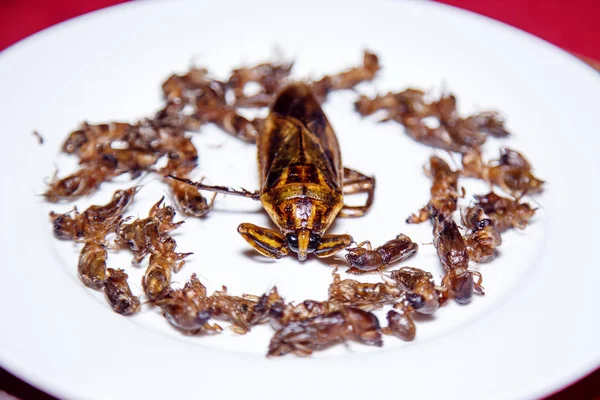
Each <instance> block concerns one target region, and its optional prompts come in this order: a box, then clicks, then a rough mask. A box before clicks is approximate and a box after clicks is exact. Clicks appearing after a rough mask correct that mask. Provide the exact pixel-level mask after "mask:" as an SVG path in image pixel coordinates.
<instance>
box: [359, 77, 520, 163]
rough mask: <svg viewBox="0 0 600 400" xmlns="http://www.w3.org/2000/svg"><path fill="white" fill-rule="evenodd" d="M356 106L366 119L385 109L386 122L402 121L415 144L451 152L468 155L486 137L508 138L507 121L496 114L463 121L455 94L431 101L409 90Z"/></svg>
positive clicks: (419, 91) (485, 113)
mask: <svg viewBox="0 0 600 400" xmlns="http://www.w3.org/2000/svg"><path fill="white" fill-rule="evenodd" d="M355 107H356V111H358V113H359V114H361V115H363V116H367V115H370V114H373V113H375V112H376V111H379V110H385V111H386V112H387V115H386V116H385V118H384V121H387V120H394V121H396V122H399V123H400V124H402V125H404V127H405V129H406V133H407V134H408V135H409V136H410V137H411V138H412V139H414V140H415V141H417V142H420V143H423V144H425V145H428V146H432V147H437V148H440V149H444V150H448V151H454V152H459V153H465V152H467V151H469V150H470V149H478V148H479V147H480V146H481V145H482V144H483V143H484V142H485V141H486V139H487V135H492V136H496V137H506V136H508V135H509V133H508V132H507V131H506V129H505V128H504V121H503V120H502V118H500V117H499V116H498V114H497V113H495V112H482V113H479V114H475V115H473V116H470V117H467V118H461V117H460V116H459V115H458V112H457V110H456V98H455V97H454V96H453V95H442V96H441V97H440V99H439V100H436V101H432V102H428V101H427V100H426V94H425V92H423V91H421V90H418V89H406V90H404V91H403V92H399V93H388V94H386V95H383V96H375V97H374V98H369V97H367V96H361V97H360V99H359V100H358V101H357V102H356V103H355ZM427 118H435V119H437V121H438V126H436V127H431V126H429V125H428V124H427V123H426V119H427Z"/></svg>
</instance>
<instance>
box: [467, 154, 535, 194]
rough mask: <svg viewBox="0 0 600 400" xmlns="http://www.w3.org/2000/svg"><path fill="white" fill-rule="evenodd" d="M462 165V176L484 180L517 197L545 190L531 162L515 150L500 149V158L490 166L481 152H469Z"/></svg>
mask: <svg viewBox="0 0 600 400" xmlns="http://www.w3.org/2000/svg"><path fill="white" fill-rule="evenodd" d="M462 164H463V169H462V172H461V173H462V175H464V176H467V177H473V178H478V179H482V180H484V181H486V182H489V183H490V185H496V186H498V187H500V188H501V189H502V190H504V191H505V192H506V193H509V194H511V195H513V196H515V197H521V196H523V195H525V194H526V193H527V194H536V193H540V192H541V191H542V190H543V186H544V181H543V180H541V179H538V178H536V177H535V176H534V175H533V174H532V172H531V169H532V168H531V165H530V164H529V162H528V161H527V160H526V159H525V157H524V156H523V155H522V154H521V153H519V152H517V151H515V150H511V149H507V148H502V149H500V158H499V159H497V160H494V161H492V162H491V163H489V164H488V163H485V162H484V161H483V159H482V156H481V153H480V152H479V151H474V150H473V151H469V152H467V153H466V154H463V158H462Z"/></svg>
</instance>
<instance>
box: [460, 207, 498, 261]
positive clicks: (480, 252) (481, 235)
mask: <svg viewBox="0 0 600 400" xmlns="http://www.w3.org/2000/svg"><path fill="white" fill-rule="evenodd" d="M461 217H462V221H463V224H464V225H465V226H466V227H467V228H469V231H468V232H467V233H466V234H465V243H466V245H467V251H468V252H469V258H470V259H471V260H472V261H475V262H478V263H482V262H490V261H492V260H493V259H494V258H495V257H496V247H498V246H500V245H501V244H502V236H500V232H498V229H496V225H495V224H494V221H493V220H492V219H491V218H490V217H489V216H488V215H487V214H486V213H485V212H484V211H483V208H481V207H479V206H474V207H471V208H467V209H465V210H463V212H462V216H461Z"/></svg>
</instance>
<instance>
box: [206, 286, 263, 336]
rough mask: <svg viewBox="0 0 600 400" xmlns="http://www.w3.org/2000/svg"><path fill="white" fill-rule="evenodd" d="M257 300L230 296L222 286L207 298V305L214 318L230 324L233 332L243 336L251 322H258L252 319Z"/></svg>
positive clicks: (252, 297) (246, 296) (251, 297)
mask: <svg viewBox="0 0 600 400" xmlns="http://www.w3.org/2000/svg"><path fill="white" fill-rule="evenodd" d="M258 300H259V298H257V297H256V296H249V295H245V296H241V297H240V296H231V295H230V294H228V293H227V287H225V286H223V289H222V290H220V291H215V292H214V293H213V294H212V295H211V296H210V297H208V299H207V305H208V310H210V314H211V315H212V316H213V317H214V318H217V319H222V320H225V321H229V322H231V324H232V329H233V331H234V332H235V333H238V334H242V335H243V334H245V333H246V332H248V331H249V330H250V325H251V322H256V323H258V322H260V320H256V319H255V318H254V317H255V313H254V308H255V307H256V305H257V304H258Z"/></svg>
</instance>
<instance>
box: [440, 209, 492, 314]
mask: <svg viewBox="0 0 600 400" xmlns="http://www.w3.org/2000/svg"><path fill="white" fill-rule="evenodd" d="M433 234H434V241H433V244H434V245H435V248H436V250H437V253H438V257H439V259H440V262H441V263H442V266H443V267H444V269H445V270H446V275H445V276H444V278H443V279H442V286H443V287H444V289H445V290H446V292H447V293H446V294H447V295H448V296H450V297H452V298H454V299H455V300H456V302H457V303H460V304H466V303H468V302H469V301H471V297H472V296H473V291H475V292H477V293H479V294H481V295H483V294H484V292H483V287H482V286H481V283H482V278H481V274H480V273H479V272H477V271H471V270H469V269H468V268H469V253H468V250H467V245H466V243H465V241H464V239H463V237H462V235H461V234H460V231H459V230H458V226H457V225H456V223H455V222H454V221H452V220H450V219H445V218H442V217H441V216H438V218H436V220H435V223H434V228H433ZM473 276H476V277H477V281H475V280H474V279H473ZM444 300H445V297H444V299H442V301H444Z"/></svg>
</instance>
